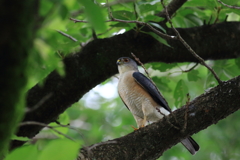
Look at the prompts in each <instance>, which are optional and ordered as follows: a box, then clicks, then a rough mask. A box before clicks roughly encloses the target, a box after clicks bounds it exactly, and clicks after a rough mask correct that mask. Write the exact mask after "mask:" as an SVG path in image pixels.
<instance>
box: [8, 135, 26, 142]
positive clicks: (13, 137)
mask: <svg viewBox="0 0 240 160" xmlns="http://www.w3.org/2000/svg"><path fill="white" fill-rule="evenodd" d="M12 140H18V141H29V140H30V139H29V138H28V137H18V136H16V135H13V136H12Z"/></svg>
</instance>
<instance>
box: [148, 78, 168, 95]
mask: <svg viewBox="0 0 240 160" xmlns="http://www.w3.org/2000/svg"><path fill="white" fill-rule="evenodd" d="M152 80H153V81H154V83H155V84H156V85H157V87H158V89H159V90H160V91H161V92H162V91H165V92H171V89H170V87H169V86H168V82H169V80H168V79H167V78H165V77H156V76H155V77H152Z"/></svg>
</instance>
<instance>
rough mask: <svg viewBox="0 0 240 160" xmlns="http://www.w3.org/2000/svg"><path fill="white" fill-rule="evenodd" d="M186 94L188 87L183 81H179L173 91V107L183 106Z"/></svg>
mask: <svg viewBox="0 0 240 160" xmlns="http://www.w3.org/2000/svg"><path fill="white" fill-rule="evenodd" d="M187 94H188V87H187V85H186V84H185V82H184V81H183V80H179V81H178V83H177V86H176V88H175V90H174V98H175V103H174V104H175V106H176V107H179V106H181V105H183V104H184V100H186V98H187Z"/></svg>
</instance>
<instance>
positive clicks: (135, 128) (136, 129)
mask: <svg viewBox="0 0 240 160" xmlns="http://www.w3.org/2000/svg"><path fill="white" fill-rule="evenodd" d="M131 127H132V128H133V129H134V131H136V130H138V129H139V128H135V127H134V126H131Z"/></svg>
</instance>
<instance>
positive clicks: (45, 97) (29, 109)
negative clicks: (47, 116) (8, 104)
mask: <svg viewBox="0 0 240 160" xmlns="http://www.w3.org/2000/svg"><path fill="white" fill-rule="evenodd" d="M52 95H53V93H49V94H47V95H46V96H44V97H43V98H42V99H41V100H40V101H39V102H38V103H37V104H36V105H34V106H33V107H31V108H29V107H27V108H26V109H25V113H29V112H32V111H35V110H36V109H38V108H39V107H40V106H41V105H42V104H43V103H44V102H46V101H47V100H48V99H49V98H50V97H51V96H52Z"/></svg>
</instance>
